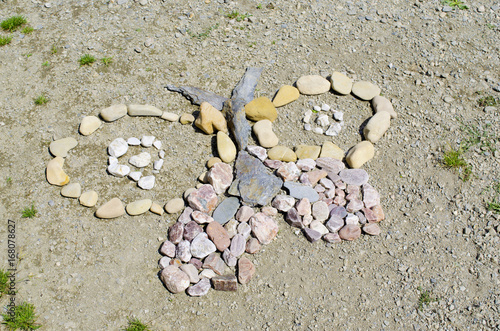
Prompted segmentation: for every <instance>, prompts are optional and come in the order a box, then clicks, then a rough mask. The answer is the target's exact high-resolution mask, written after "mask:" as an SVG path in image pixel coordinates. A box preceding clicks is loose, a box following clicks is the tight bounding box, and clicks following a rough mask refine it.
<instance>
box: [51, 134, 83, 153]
mask: <svg viewBox="0 0 500 331" xmlns="http://www.w3.org/2000/svg"><path fill="white" fill-rule="evenodd" d="M76 145H78V142H77V141H76V139H75V138H73V137H67V138H62V139H58V140H54V141H52V142H51V143H50V146H49V150H50V153H51V154H52V155H54V156H60V157H66V156H68V152H69V151H70V150H71V149H73V148H75V147H76Z"/></svg>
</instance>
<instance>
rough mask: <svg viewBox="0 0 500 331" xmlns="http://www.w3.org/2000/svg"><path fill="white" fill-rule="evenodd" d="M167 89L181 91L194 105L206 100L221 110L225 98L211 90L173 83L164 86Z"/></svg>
mask: <svg viewBox="0 0 500 331" xmlns="http://www.w3.org/2000/svg"><path fill="white" fill-rule="evenodd" d="M165 87H166V88H167V90H169V91H172V92H179V93H181V94H182V95H183V96H184V97H185V98H186V99H188V100H189V101H191V103H192V104H194V105H198V106H199V105H201V104H202V103H203V102H208V103H209V104H211V105H212V106H214V107H215V108H217V109H218V110H222V106H223V105H224V102H225V101H226V100H227V98H224V97H221V96H220V95H217V94H215V93H213V92H209V91H205V90H202V89H199V88H197V87H193V86H179V87H176V86H174V85H167V86H165Z"/></svg>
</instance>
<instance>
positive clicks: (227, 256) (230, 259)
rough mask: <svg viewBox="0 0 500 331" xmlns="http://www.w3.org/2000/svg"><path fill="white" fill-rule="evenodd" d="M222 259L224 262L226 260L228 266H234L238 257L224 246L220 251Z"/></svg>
mask: <svg viewBox="0 0 500 331" xmlns="http://www.w3.org/2000/svg"><path fill="white" fill-rule="evenodd" d="M222 259H223V260H224V262H226V264H227V266H228V267H234V266H235V265H236V263H237V262H238V258H236V256H234V255H233V254H232V253H231V251H230V250H229V248H226V249H225V250H224V252H223V253H222Z"/></svg>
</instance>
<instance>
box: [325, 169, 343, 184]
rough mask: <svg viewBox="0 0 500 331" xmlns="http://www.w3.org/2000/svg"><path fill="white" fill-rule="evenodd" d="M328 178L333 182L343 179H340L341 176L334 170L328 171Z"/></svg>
mask: <svg viewBox="0 0 500 331" xmlns="http://www.w3.org/2000/svg"><path fill="white" fill-rule="evenodd" d="M328 178H329V179H330V180H331V181H332V182H333V183H337V182H339V181H342V179H340V176H339V175H338V174H334V173H333V172H329V173H328Z"/></svg>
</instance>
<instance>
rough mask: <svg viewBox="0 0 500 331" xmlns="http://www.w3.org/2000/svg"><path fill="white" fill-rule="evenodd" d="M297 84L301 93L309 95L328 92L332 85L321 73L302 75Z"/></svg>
mask: <svg viewBox="0 0 500 331" xmlns="http://www.w3.org/2000/svg"><path fill="white" fill-rule="evenodd" d="M295 84H296V85H297V89H298V90H299V92H300V93H301V94H307V95H315V94H322V93H326V92H328V91H329V90H330V86H331V84H330V82H329V81H328V80H326V79H325V78H323V77H321V76H319V75H308V76H302V77H300V78H299V79H298V80H297V82H296V83H295Z"/></svg>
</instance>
